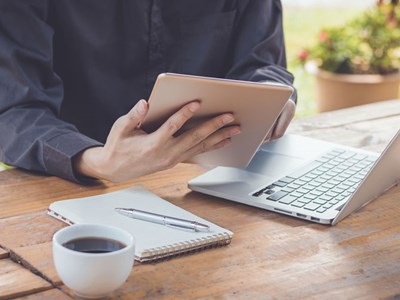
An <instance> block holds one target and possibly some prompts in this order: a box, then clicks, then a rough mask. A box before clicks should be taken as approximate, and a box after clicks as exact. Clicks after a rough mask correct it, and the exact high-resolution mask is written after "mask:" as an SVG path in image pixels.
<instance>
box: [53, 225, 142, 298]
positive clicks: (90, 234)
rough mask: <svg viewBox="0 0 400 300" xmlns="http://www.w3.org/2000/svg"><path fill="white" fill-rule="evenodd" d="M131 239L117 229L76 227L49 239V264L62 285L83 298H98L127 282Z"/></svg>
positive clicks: (133, 246)
mask: <svg viewBox="0 0 400 300" xmlns="http://www.w3.org/2000/svg"><path fill="white" fill-rule="evenodd" d="M134 253H135V240H134V238H133V236H132V235H131V234H130V233H129V232H127V231H125V230H123V229H120V228H117V227H113V226H108V225H100V224H77V225H71V226H69V227H64V228H63V229H61V230H59V231H58V232H56V233H55V234H54V236H53V260H54V264H55V267H56V270H57V273H58V275H59V277H60V278H61V280H62V281H63V283H64V284H65V285H66V286H67V287H69V288H70V289H71V290H73V291H74V292H75V293H76V295H77V296H79V297H83V298H101V297H104V296H106V295H107V294H109V293H110V292H112V291H114V290H115V289H117V288H118V287H120V286H121V285H122V284H123V283H124V282H125V281H126V279H127V278H128V276H129V274H130V272H131V269H132V266H133V262H134V256H135V254H134Z"/></svg>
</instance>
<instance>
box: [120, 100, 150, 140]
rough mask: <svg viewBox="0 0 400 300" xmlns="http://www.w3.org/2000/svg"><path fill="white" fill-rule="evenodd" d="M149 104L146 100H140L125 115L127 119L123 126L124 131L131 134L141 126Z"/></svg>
mask: <svg viewBox="0 0 400 300" xmlns="http://www.w3.org/2000/svg"><path fill="white" fill-rule="evenodd" d="M147 111H148V105H147V102H146V100H143V99H142V100H140V101H139V102H138V103H136V105H135V106H134V107H133V108H132V109H131V110H130V111H129V112H128V113H127V114H126V115H125V116H124V118H125V119H126V120H125V122H123V123H124V125H123V128H122V133H124V134H130V133H131V132H132V131H133V130H135V129H137V128H139V127H140V124H141V123H142V122H143V120H144V118H145V117H146V115H147Z"/></svg>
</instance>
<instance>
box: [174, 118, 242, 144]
mask: <svg viewBox="0 0 400 300" xmlns="http://www.w3.org/2000/svg"><path fill="white" fill-rule="evenodd" d="M233 121H234V117H233V115H232V114H222V115H219V116H217V117H215V118H212V119H211V120H208V121H205V122H204V123H202V124H201V125H199V126H197V127H195V128H192V129H190V130H188V131H186V132H185V133H183V134H182V135H180V136H179V143H180V145H181V147H182V149H191V148H193V147H194V146H196V145H197V144H200V143H201V142H203V141H204V140H205V139H206V138H207V137H209V136H210V135H212V134H213V133H215V132H216V131H218V130H219V129H221V128H222V127H224V126H226V125H228V124H229V123H231V122H233ZM228 128H229V127H228ZM230 130H233V129H230ZM222 132H226V131H222Z"/></svg>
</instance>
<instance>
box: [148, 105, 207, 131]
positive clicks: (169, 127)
mask: <svg viewBox="0 0 400 300" xmlns="http://www.w3.org/2000/svg"><path fill="white" fill-rule="evenodd" d="M199 108H200V103H199V102H197V101H194V102H190V103H189V104H186V105H185V106H183V107H182V108H181V109H180V110H178V111H177V112H176V113H174V114H173V115H172V116H170V117H169V118H168V120H167V121H165V123H164V124H162V125H161V127H160V128H159V129H158V130H156V131H155V133H156V134H157V135H159V136H161V137H163V139H165V138H169V137H171V136H173V135H174V134H175V133H176V132H177V131H178V130H179V129H181V128H182V126H183V124H185V123H186V121H187V120H189V119H190V118H191V117H193V115H194V113H195V112H196V111H197V110H198V109H199Z"/></svg>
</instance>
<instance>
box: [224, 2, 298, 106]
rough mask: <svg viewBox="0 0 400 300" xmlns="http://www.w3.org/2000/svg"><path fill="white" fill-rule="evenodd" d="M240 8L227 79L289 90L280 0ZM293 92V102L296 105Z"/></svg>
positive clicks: (290, 83)
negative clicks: (267, 83)
mask: <svg viewBox="0 0 400 300" xmlns="http://www.w3.org/2000/svg"><path fill="white" fill-rule="evenodd" d="M244 3H246V5H245V6H244V7H241V8H240V11H239V16H238V18H239V19H238V21H237V24H236V25H235V37H234V45H233V47H232V49H234V52H233V55H232V63H231V65H232V67H231V68H230V70H229V72H228V74H227V78H232V79H240V80H248V81H256V82H262V81H273V82H279V83H284V84H288V85H290V86H292V84H293V81H294V77H293V75H292V74H291V73H290V72H288V71H287V69H286V67H287V65H286V50H285V42H284V35H283V26H282V5H281V2H280V0H251V1H247V2H245V1H243V2H241V4H244ZM296 98H297V95H296V91H295V92H294V94H293V95H292V99H293V100H294V101H296Z"/></svg>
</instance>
